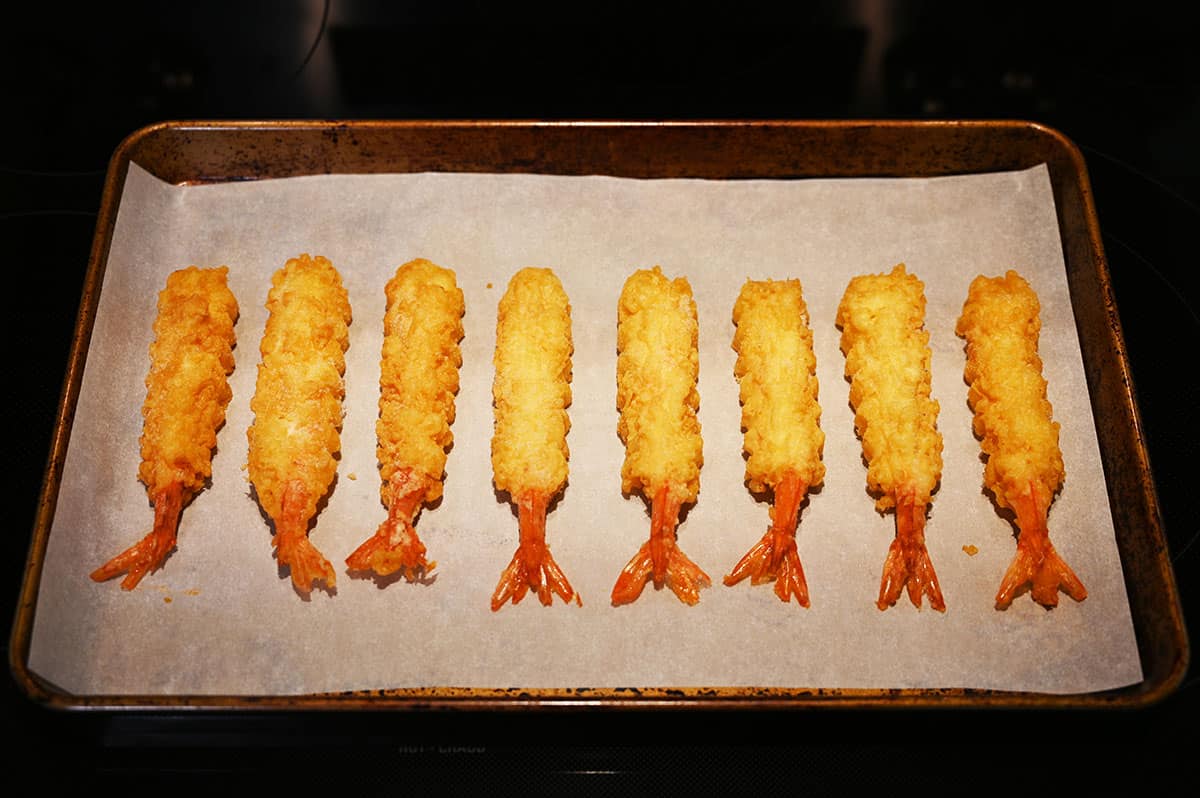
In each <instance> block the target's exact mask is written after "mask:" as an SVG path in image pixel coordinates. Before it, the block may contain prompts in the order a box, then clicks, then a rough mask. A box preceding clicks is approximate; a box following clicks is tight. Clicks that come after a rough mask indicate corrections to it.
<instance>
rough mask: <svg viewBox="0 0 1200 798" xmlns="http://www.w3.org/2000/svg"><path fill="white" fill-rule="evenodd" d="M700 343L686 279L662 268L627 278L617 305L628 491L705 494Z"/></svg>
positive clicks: (691, 497) (690, 498)
mask: <svg viewBox="0 0 1200 798" xmlns="http://www.w3.org/2000/svg"><path fill="white" fill-rule="evenodd" d="M698 341H699V324H698V321H697V316H696V302H695V300H694V299H693V298H692V288H691V285H690V284H689V283H688V280H687V278H686V277H676V278H675V279H673V280H668V279H667V278H666V277H665V276H664V275H663V273H662V269H661V268H660V267H658V266H655V267H654V268H653V269H639V270H638V271H637V272H635V273H634V274H633V275H631V276H630V277H629V279H628V280H626V282H625V286H624V288H623V289H622V290H621V297H620V304H619V305H618V310H617V352H618V354H617V407H618V409H619V410H620V414H621V415H620V419H619V420H618V423H617V434H618V435H620V437H621V440H622V441H624V442H625V461H624V463H623V465H622V467H621V489H622V490H623V491H624V492H625V493H633V492H634V491H642V492H643V493H645V494H646V495H648V496H649V495H653V494H656V493H657V492H658V491H659V489H661V488H663V487H667V488H668V490H669V491H670V492H671V494H672V495H673V496H674V497H675V499H676V500H677V501H679V502H681V503H688V502H694V501H695V500H696V497H697V495H698V494H699V492H700V468H701V466H702V465H703V464H704V441H703V439H702V437H701V434H700V421H699V419H698V418H697V416H696V413H697V411H698V410H699V408H700V393H699V391H698V390H697V387H696V383H697V379H698V378H699V374H700V356H699V352H698V349H697V344H698Z"/></svg>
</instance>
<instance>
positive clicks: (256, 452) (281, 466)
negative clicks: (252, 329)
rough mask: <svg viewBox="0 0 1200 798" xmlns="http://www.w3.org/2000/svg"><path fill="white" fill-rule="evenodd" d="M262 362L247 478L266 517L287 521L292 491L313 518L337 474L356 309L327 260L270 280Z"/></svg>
mask: <svg viewBox="0 0 1200 798" xmlns="http://www.w3.org/2000/svg"><path fill="white" fill-rule="evenodd" d="M266 307H267V310H268V311H269V314H270V315H269V317H268V319H267V325H266V330H265V332H264V334H263V338H262V343H261V346H260V351H261V354H262V362H261V363H260V365H259V367H258V379H257V382H256V385H255V391H254V397H253V399H251V401H250V409H251V410H252V411H253V412H254V423H253V424H252V425H251V426H250V429H249V430H248V431H247V438H248V440H249V444H250V449H249V461H248V464H247V465H248V472H249V477H250V481H251V482H252V483H253V484H254V488H255V492H256V493H257V495H258V500H259V502H260V503H261V504H262V507H263V510H264V511H266V513H267V514H268V515H269V516H270V517H271V518H273V519H278V518H279V517H280V514H281V511H282V509H283V494H284V490H285V488H286V487H287V486H288V484H289V483H292V482H299V483H300V485H301V486H302V487H303V500H302V507H300V508H299V509H298V513H297V514H298V515H299V516H300V517H301V518H305V519H307V518H311V517H312V516H313V515H314V514H315V513H316V508H317V504H318V502H319V501H320V499H321V498H322V497H323V496H324V495H325V493H326V492H327V491H328V489H329V486H330V485H331V484H332V482H333V478H334V476H335V475H336V473H337V460H336V458H335V457H334V455H335V454H336V453H337V452H338V450H339V449H340V447H341V438H340V432H341V424H342V398H343V396H344V394H345V386H344V383H343V379H342V375H343V373H344V372H345V369H346V360H345V352H346V349H347V347H348V346H349V341H350V339H349V331H348V325H349V323H350V319H351V314H350V302H349V297H348V294H347V292H346V289H345V288H344V287H343V286H342V281H341V277H340V275H339V274H338V272H337V270H336V269H335V268H334V266H333V264H332V263H330V262H329V260H327V259H326V258H323V257H320V256H317V257H311V256H309V255H308V254H303V255H301V256H299V257H298V258H292V259H291V260H288V261H287V263H286V264H285V265H284V266H283V268H281V269H280V270H279V271H277V272H276V273H275V274H274V276H273V277H272V279H271V290H270V293H269V294H268V296H267V303H266Z"/></svg>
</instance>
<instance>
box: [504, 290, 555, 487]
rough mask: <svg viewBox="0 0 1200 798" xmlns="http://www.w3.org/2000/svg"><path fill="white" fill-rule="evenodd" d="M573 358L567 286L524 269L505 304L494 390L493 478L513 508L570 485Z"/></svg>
mask: <svg viewBox="0 0 1200 798" xmlns="http://www.w3.org/2000/svg"><path fill="white" fill-rule="evenodd" d="M573 351H574V348H573V344H572V341H571V305H570V302H569V301H568V299H567V294H566V291H564V290H563V287H562V283H561V282H560V281H559V279H558V277H557V276H556V275H555V274H554V272H553V271H551V270H550V269H542V268H533V267H528V268H524V269H521V270H520V271H518V272H517V273H516V274H515V275H513V277H512V279H511V280H510V281H509V284H508V288H507V289H506V290H505V292H504V296H503V297H502V298H501V299H500V305H499V308H498V314H497V322H496V350H495V355H494V365H495V370H496V371H495V378H494V381H493V384H492V398H493V402H494V404H495V429H494V432H493V435H492V471H493V475H494V480H495V486H496V489H497V490H500V491H505V492H507V493H508V494H509V495H510V496H512V497H513V499H514V500H518V499H519V498H520V497H521V496H523V495H524V494H525V493H527V492H528V491H531V490H532V491H536V492H539V493H542V494H543V495H546V496H553V495H554V494H555V493H557V492H558V491H559V490H561V489H562V487H563V486H564V485H565V484H566V481H567V459H568V457H569V455H570V452H569V450H568V448H567V432H568V430H569V429H570V426H571V420H570V417H569V416H568V415H567V411H566V408H567V407H568V406H569V405H570V404H571V355H572V352H573Z"/></svg>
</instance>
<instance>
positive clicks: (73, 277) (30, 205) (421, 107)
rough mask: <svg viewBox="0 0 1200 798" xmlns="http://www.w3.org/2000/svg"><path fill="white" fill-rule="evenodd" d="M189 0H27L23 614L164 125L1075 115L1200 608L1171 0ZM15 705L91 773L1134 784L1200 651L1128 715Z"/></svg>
mask: <svg viewBox="0 0 1200 798" xmlns="http://www.w3.org/2000/svg"><path fill="white" fill-rule="evenodd" d="M181 5H182V4H162V6H163V8H160V7H159V4H152V3H145V4H142V3H133V4H126V6H125V9H124V10H123V11H120V12H116V11H113V10H112V9H111V8H110V7H108V6H105V7H104V8H102V9H98V10H92V11H87V12H79V11H77V10H74V9H70V10H67V9H60V8H59V7H58V4H53V3H47V4H44V7H43V8H41V9H40V10H33V11H25V12H20V13H15V15H11V16H10V17H9V18H7V19H6V20H5V24H4V31H3V34H2V36H3V38H2V41H3V44H4V52H5V53H6V55H7V56H8V58H7V64H8V69H7V71H6V73H5V75H4V78H3V80H4V83H3V86H4V95H3V96H4V97H5V99H6V102H7V107H8V108H9V112H8V115H7V119H6V120H5V124H4V125H3V132H2V133H0V135H2V136H3V143H4V146H3V149H2V151H0V152H2V155H0V185H2V186H3V204H2V205H0V234H2V235H3V244H4V253H5V254H6V256H7V257H8V258H9V263H10V266H9V269H8V273H9V275H10V279H12V280H13V285H12V286H11V287H10V289H9V293H10V297H11V298H10V300H9V302H8V307H9V312H8V314H7V315H8V318H9V319H10V320H11V321H10V323H9V330H10V335H13V339H11V343H10V347H9V350H8V351H9V352H10V353H11V354H12V355H13V356H14V357H15V358H16V361H17V362H16V367H15V368H14V369H13V370H12V371H11V373H10V390H9V395H10V396H11V397H12V399H11V400H10V401H9V403H8V406H9V408H10V411H9V412H10V419H9V429H10V430H15V431H16V433H17V434H16V436H15V438H16V445H15V446H13V447H10V448H9V450H8V451H9V453H10V454H9V457H8V459H9V461H10V466H9V469H8V471H9V474H10V476H9V478H8V482H7V484H8V485H10V486H11V487H12V490H11V491H10V493H9V495H10V501H9V502H8V503H7V504H8V507H9V509H10V510H11V511H12V515H11V516H10V517H11V518H12V520H13V521H14V523H12V524H11V527H12V528H11V529H10V531H9V533H8V534H7V535H6V536H5V541H6V542H5V544H4V545H5V551H6V552H7V554H6V556H5V557H4V560H3V562H5V563H6V565H5V568H6V569H7V572H8V574H9V577H8V579H6V580H4V584H7V585H8V586H9V587H8V592H7V596H8V599H7V602H8V603H7V604H6V606H7V607H9V609H10V615H11V612H12V611H13V609H14V605H15V599H16V596H17V591H18V588H19V585H20V582H21V577H22V567H23V564H24V560H25V557H26V553H27V547H28V544H29V539H30V534H31V530H32V526H33V519H34V514H35V510H36V505H37V499H38V493H39V489H40V482H41V478H42V474H43V469H44V467H45V461H46V457H47V453H48V451H49V447H50V434H51V431H52V429H53V426H54V416H55V412H56V405H57V400H58V394H59V390H60V387H61V383H62V379H63V369H64V367H65V364H66V361H67V353H68V347H69V343H70V340H71V337H72V333H73V328H74V323H75V312H76V310H77V307H78V302H79V299H80V289H81V287H82V283H83V277H84V272H85V269H86V266H87V261H88V255H89V248H90V246H91V242H92V234H93V232H94V225H95V213H96V210H97V207H98V205H99V199H100V190H101V186H102V181H103V176H104V170H105V168H106V166H107V161H108V158H109V156H110V155H111V153H112V151H113V149H114V148H115V147H116V146H117V144H118V143H119V142H120V140H121V139H122V138H123V137H124V136H125V135H127V134H128V133H131V132H133V131H134V130H136V129H138V128H139V127H141V126H143V125H145V124H149V123H152V122H156V121H161V120H166V119H182V118H190V119H204V118H211V119H234V118H258V119H266V118H398V119H401V118H459V119H461V118H524V119H536V118H548V119H571V118H593V119H596V118H603V119H672V118H690V119H700V118H706V119H707V118H779V119H813V118H874V119H880V118H913V119H957V118H988V119H994V118H1009V119H1029V120H1035V121H1038V122H1042V123H1044V124H1047V125H1050V126H1052V127H1054V128H1057V129H1059V130H1060V131H1062V132H1063V133H1064V134H1065V135H1067V136H1068V137H1069V138H1071V139H1072V140H1073V141H1074V142H1075V143H1076V144H1077V145H1079V147H1080V148H1081V150H1082V152H1083V154H1084V156H1085V158H1086V160H1087V165H1088V170H1089V175H1090V178H1091V181H1092V185H1093V189H1094V194H1095V201H1096V204H1097V208H1098V212H1099V216H1100V223H1101V229H1102V232H1103V243H1104V247H1105V252H1106V255H1107V258H1108V263H1109V268H1110V271H1111V277H1112V282H1113V285H1114V288H1115V291H1116V296H1117V302H1118V308H1119V311H1120V315H1121V320H1122V323H1123V326H1124V331H1125V336H1126V342H1127V344H1128V348H1129V352H1130V362H1131V367H1132V370H1133V376H1134V380H1135V386H1136V389H1137V392H1138V402H1139V407H1140V410H1141V414H1142V417H1143V421H1144V424H1145V437H1146V444H1147V446H1148V449H1149V452H1150V457H1151V463H1152V466H1153V469H1154V474H1155V477H1156V481H1157V486H1158V498H1159V501H1160V506H1161V510H1162V513H1163V518H1164V522H1165V528H1166V532H1167V537H1168V543H1169V547H1170V553H1171V557H1172V560H1173V562H1174V565H1175V569H1176V578H1177V580H1178V584H1179V589H1180V593H1181V595H1182V599H1183V603H1184V611H1185V615H1186V616H1187V617H1189V618H1191V617H1200V615H1197V611H1196V603H1197V597H1198V596H1200V581H1198V580H1200V545H1196V537H1197V535H1198V534H1200V511H1198V510H1197V509H1196V508H1197V505H1196V503H1195V501H1194V495H1193V494H1192V492H1191V491H1192V487H1193V486H1192V485H1191V476H1192V474H1193V472H1192V470H1191V466H1192V465H1193V464H1194V463H1195V462H1196V459H1197V455H1198V454H1200V452H1198V446H1197V441H1198V439H1200V436H1198V434H1197V433H1198V431H1200V424H1198V423H1197V420H1196V413H1195V409H1196V408H1197V407H1200V390H1198V386H1200V379H1198V378H1197V369H1196V367H1195V361H1196V354H1195V352H1196V344H1197V343H1198V342H1200V335H1198V333H1200V315H1198V314H1200V292H1198V290H1197V288H1196V282H1197V280H1196V272H1197V266H1196V263H1197V258H1196V246H1195V244H1194V242H1193V232H1194V230H1195V229H1196V228H1197V224H1198V223H1200V204H1198V203H1200V148H1198V147H1197V146H1196V144H1197V141H1198V135H1197V134H1198V133H1200V57H1198V56H1197V53H1196V49H1195V45H1194V42H1193V41H1192V40H1191V37H1189V36H1188V35H1186V34H1187V31H1186V30H1185V28H1184V27H1183V26H1181V25H1178V24H1176V23H1175V22H1173V21H1172V18H1173V14H1166V13H1159V12H1160V11H1162V10H1163V9H1170V8H1172V7H1171V6H1163V8H1161V9H1160V8H1159V7H1158V6H1157V5H1156V4H1154V3H1141V4H1128V5H1127V4H1123V3H1094V4H1091V5H1089V6H1088V7H1087V9H1088V10H1087V11H1086V13H1083V14H1080V13H1078V10H1077V9H1076V10H1070V11H1068V10H1066V9H1060V10H1057V11H1047V10H1045V9H1043V8H1041V7H1040V6H1039V5H1038V4H1034V3H1020V2H1018V3H1015V4H1014V3H1008V4H1005V6H1004V8H1005V11H1004V12H1003V13H1001V12H995V13H994V14H985V13H975V14H972V15H966V14H965V13H964V12H952V11H951V10H950V9H949V8H946V7H944V6H949V5H950V4H934V3H920V2H895V1H893V2H877V3H870V2H864V3H853V4H851V3H847V4H838V3H832V2H826V3H818V4H815V5H813V6H811V7H808V6H806V8H811V9H812V10H806V11H804V12H792V13H791V14H789V15H787V16H778V15H777V14H776V13H774V12H766V11H762V12H758V11H757V10H756V8H755V7H754V5H753V4H738V5H739V9H738V15H737V16H736V17H735V16H733V15H732V14H731V12H730V11H728V10H726V8H725V7H723V6H719V5H717V4H704V3H699V4H696V3H692V4H688V5H686V6H684V5H679V6H664V7H651V6H648V5H643V6H638V5H632V4H630V5H623V4H616V5H613V4H605V5H604V6H603V7H601V6H599V5H597V6H596V7H595V8H594V9H591V7H590V5H584V6H581V9H583V10H585V11H587V13H585V14H579V13H576V14H573V15H569V16H563V15H562V14H560V13H558V12H556V11H554V10H553V8H552V7H550V6H546V7H544V8H541V9H539V11H540V13H534V12H533V11H532V10H531V9H529V7H528V6H518V9H520V10H514V9H513V8H512V7H506V8H505V9H504V10H503V11H500V10H488V7H486V6H485V4H478V3H473V2H459V3H449V4H443V5H441V6H439V10H437V11H433V10H428V9H417V8H407V7H404V6H400V5H398V4H385V3H382V2H366V1H364V2H332V3H328V4H325V3H322V2H320V1H319V0H318V1H317V2H310V3H298V2H297V3H286V2H279V3H263V4H253V5H254V8H255V9H257V10H252V11H248V10H246V9H244V8H243V7H242V6H243V4H238V3H234V2H213V3H199V4H194V6H191V7H188V8H186V9H180V8H177V7H176V6H181ZM244 5H246V6H249V5H252V4H244ZM168 6H170V8H171V9H172V10H170V11H168V10H165V8H166V7H168ZM268 9H269V10H268ZM589 9H590V10H589ZM6 642H7V641H6ZM3 699H4V711H3V713H2V714H3V715H4V716H5V717H7V718H10V719H11V723H10V724H9V725H10V728H12V729H13V730H14V731H15V732H16V742H15V743H12V745H15V747H16V752H17V755H16V756H15V757H12V758H11V759H10V761H11V762H13V763H15V764H16V765H18V766H20V765H22V764H24V763H29V766H30V767H33V766H34V764H35V763H40V762H50V763H52V764H53V766H54V767H55V771H54V772H53V773H63V774H65V776H67V777H69V776H71V775H75V776H78V777H80V778H84V779H86V778H91V777H93V776H96V775H107V776H108V777H109V778H110V779H112V778H115V779H119V780H121V783H127V782H130V781H136V780H143V781H145V780H150V781H154V782H162V783H166V782H172V783H175V782H177V781H179V780H189V781H196V780H200V783H203V780H213V781H217V780H225V779H229V778H238V779H244V778H245V777H247V776H249V775H265V776H268V777H270V778H271V779H273V780H278V782H279V784H280V785H282V784H283V783H285V782H291V781H293V780H295V781H297V782H300V783H304V784H311V785H312V786H326V785H328V786H330V787H343V786H348V785H361V786H363V787H366V788H368V789H369V788H371V787H372V786H378V787H380V788H382V787H384V786H385V785H388V784H395V785H398V786H399V785H403V786H409V787H417V786H434V785H441V786H444V787H451V788H453V787H465V786H466V785H468V784H472V785H478V784H479V783H480V780H488V779H500V778H505V777H511V776H512V775H514V774H524V775H523V778H527V779H529V780H530V781H529V786H530V788H531V789H533V790H535V791H538V790H542V789H545V790H547V791H548V790H550V789H554V788H556V787H560V786H567V787H572V786H579V783H580V782H584V781H587V780H589V779H600V780H602V782H601V783H607V784H615V783H617V781H618V780H620V779H623V778H624V779H630V780H633V781H635V782H637V783H641V784H645V785H646V786H650V787H654V786H661V787H663V788H669V787H670V786H673V785H679V786H690V787H694V788H697V789H705V788H709V789H711V787H710V786H709V785H713V786H722V787H725V786H729V787H731V786H733V785H735V784H739V783H740V784H742V785H744V786H746V787H748V788H751V789H764V788H766V789H770V788H772V787H777V788H789V787H800V788H803V787H805V786H816V785H828V786H835V787H839V788H845V789H849V788H853V787H856V786H859V787H875V786H879V787H885V788H886V786H887V785H890V784H896V783H901V784H902V783H913V784H918V783H921V782H922V780H923V779H926V778H931V777H934V776H937V775H938V774H943V773H947V772H954V773H956V774H958V775H967V776H968V777H971V778H973V779H975V780H976V781H977V780H978V778H979V777H980V776H987V777H989V778H991V779H995V780H997V781H1001V782H1004V783H1010V784H1012V783H1014V782H1015V780H1016V779H1017V778H1018V777H1017V775H1016V773H1017V772H1019V771H1022V770H1027V769H1033V768H1036V769H1037V770H1038V771H1039V772H1041V773H1046V771H1050V773H1051V775H1046V776H1045V778H1047V779H1048V780H1049V781H1048V783H1065V782H1069V781H1073V780H1076V779H1080V780H1083V779H1087V778H1088V777H1089V776H1090V775H1100V776H1101V777H1103V778H1104V779H1105V780H1106V781H1107V782H1109V783H1111V784H1113V785H1114V786H1116V785H1118V784H1123V783H1129V784H1134V783H1141V782H1140V779H1141V775H1140V774H1145V773H1150V772H1153V771H1155V770H1157V771H1167V770H1171V769H1178V768H1179V766H1180V765H1181V764H1182V762H1183V761H1186V760H1185V759H1184V757H1186V755H1187V754H1188V753H1190V752H1192V749H1194V746H1193V745H1191V744H1189V743H1187V742H1186V741H1185V740H1184V739H1183V738H1182V737H1181V736H1180V734H1181V732H1179V731H1177V729H1178V728H1179V727H1182V728H1184V729H1187V728H1188V727H1189V726H1190V723H1189V722H1190V721H1194V720H1195V718H1196V709H1197V707H1200V694H1198V691H1197V687H1196V679H1195V677H1194V676H1191V675H1189V677H1188V678H1187V680H1185V682H1184V684H1183V686H1182V687H1181V688H1180V689H1179V690H1178V691H1177V692H1176V693H1175V694H1174V695H1172V696H1171V697H1169V698H1168V699H1167V700H1166V701H1165V702H1163V703H1162V704H1159V705H1156V706H1153V707H1149V708H1147V709H1144V710H1138V711H1133V712H1119V713H1105V712H1052V713H1044V712H1033V711H1009V712H982V711H980V712H976V711H967V712H964V711H934V712H909V711H895V712H867V713H864V712H859V711H851V712H844V711H833V712H829V713H826V712H790V713H782V714H778V715H771V716H768V715H764V714H762V713H749V712H738V713H730V712H711V713H710V712H705V713H690V712H689V713H673V712H667V713H636V714H625V713H621V714H613V713H586V712H572V713H553V714H549V715H537V716H530V715H525V714H521V713H501V714H500V715H489V714H476V713H457V712H455V713H440V714H439V713H435V714H415V715H407V714H399V715H395V714H382V715H380V714H376V715H355V714H350V713H338V714H309V715H294V714H286V715H284V714H278V713H274V714H261V715H259V714H255V713H251V712H246V713H238V714H236V715H232V716H230V715H206V714H203V713H186V714H183V713H161V714H155V713H137V714H121V713H87V714H69V713H67V714H63V713H55V712H50V711H47V710H45V709H44V708H42V707H39V706H36V705H33V704H31V703H30V702H29V701H27V700H26V699H25V697H24V695H23V694H22V693H21V692H20V690H19V689H18V688H17V686H16V685H15V684H13V683H12V680H9V681H8V682H7V687H6V688H5V691H4V694H3ZM772 721H782V724H776V723H774V722H772ZM43 754H50V755H51V756H50V757H48V758H47V757H44V756H43ZM996 763H1000V767H1001V768H1005V769H1007V771H1003V770H1000V769H997V764H996ZM1147 768H1149V770H1147ZM41 772H47V771H41ZM47 775H53V774H52V773H50V772H47ZM603 780H607V781H603ZM110 783H117V782H115V781H113V782H110ZM180 783H186V781H184V782H180ZM973 783H975V782H973Z"/></svg>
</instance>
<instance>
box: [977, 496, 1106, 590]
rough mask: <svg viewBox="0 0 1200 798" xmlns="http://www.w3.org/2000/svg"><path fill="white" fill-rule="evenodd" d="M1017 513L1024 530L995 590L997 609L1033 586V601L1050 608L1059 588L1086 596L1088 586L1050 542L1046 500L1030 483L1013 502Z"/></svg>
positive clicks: (1018, 524)
mask: <svg viewBox="0 0 1200 798" xmlns="http://www.w3.org/2000/svg"><path fill="white" fill-rule="evenodd" d="M1013 508H1014V510H1015V511H1016V514H1017V526H1018V528H1019V529H1020V530H1021V534H1020V537H1019V538H1017V554H1016V556H1015V557H1014V558H1013V561H1012V564H1011V565H1009V566H1008V571H1006V572H1005V574H1004V579H1003V581H1002V582H1001V584H1000V590H999V591H998V592H997V593H996V609H1001V610H1003V609H1007V608H1008V606H1009V605H1010V604H1012V600H1013V598H1015V597H1016V595H1017V592H1018V591H1019V590H1020V589H1021V588H1023V587H1025V586H1026V585H1030V587H1031V590H1030V592H1031V593H1032V595H1033V600H1034V601H1036V602H1037V603H1038V604H1041V605H1042V606H1043V607H1046V608H1047V609H1049V608H1051V607H1057V606H1058V591H1059V588H1062V591H1063V592H1064V593H1066V594H1067V595H1068V596H1070V597H1071V598H1073V599H1075V600H1076V601H1083V600H1084V599H1085V598H1087V588H1085V587H1084V586H1083V582H1081V581H1080V580H1079V577H1077V576H1076V575H1075V572H1074V571H1072V570H1071V567H1070V566H1069V565H1067V563H1066V562H1065V561H1064V560H1063V559H1062V558H1061V557H1060V556H1059V555H1058V552H1056V551H1055V550H1054V546H1053V545H1052V544H1051V543H1050V533H1049V531H1048V530H1047V528H1046V514H1047V510H1048V508H1047V506H1046V502H1043V501H1041V500H1040V499H1039V493H1038V491H1037V490H1036V489H1035V488H1034V486H1033V484H1032V483H1030V486H1029V491H1028V493H1026V494H1024V495H1022V496H1019V497H1018V498H1017V500H1016V501H1014V502H1013Z"/></svg>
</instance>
